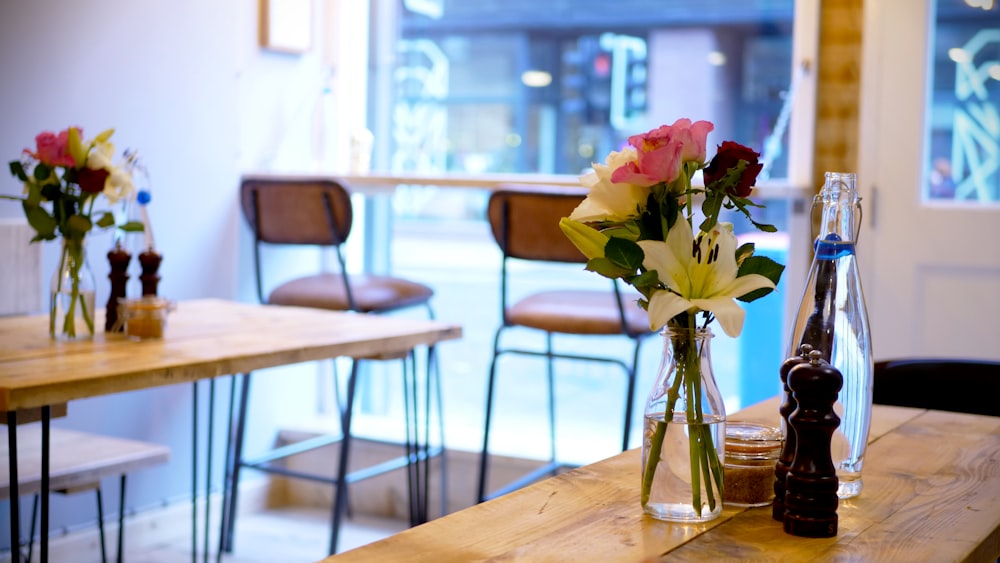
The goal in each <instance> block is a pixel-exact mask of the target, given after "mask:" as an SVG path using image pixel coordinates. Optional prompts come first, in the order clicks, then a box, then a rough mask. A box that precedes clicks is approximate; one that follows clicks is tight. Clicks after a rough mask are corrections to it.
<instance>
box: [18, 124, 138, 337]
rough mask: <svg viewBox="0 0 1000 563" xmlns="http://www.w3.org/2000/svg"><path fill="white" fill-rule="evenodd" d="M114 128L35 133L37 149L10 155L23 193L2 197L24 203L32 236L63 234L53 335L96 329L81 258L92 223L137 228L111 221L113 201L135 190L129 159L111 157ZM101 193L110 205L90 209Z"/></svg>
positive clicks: (54, 293) (40, 238)
mask: <svg viewBox="0 0 1000 563" xmlns="http://www.w3.org/2000/svg"><path fill="white" fill-rule="evenodd" d="M112 134H114V130H113V129H108V130H105V131H104V132H102V133H100V134H99V135H97V136H96V137H94V138H93V139H91V140H89V141H86V140H84V139H83V132H82V131H81V130H80V128H79V127H69V128H67V129H65V130H63V131H61V132H59V133H58V134H56V133H52V132H49V131H45V132H42V133H40V134H38V135H37V136H36V137H35V150H31V149H24V151H23V153H22V158H21V159H19V160H14V161H11V162H10V172H11V174H12V175H13V176H14V177H15V178H17V179H18V180H19V181H20V182H21V183H22V185H23V188H24V189H23V193H22V195H20V196H14V195H8V194H0V198H2V199H9V200H16V201H20V202H21V207H22V209H23V210H24V215H25V218H26V219H27V221H28V224H29V225H30V226H31V227H32V229H34V231H35V236H34V237H33V238H32V239H31V242H32V243H35V242H40V241H47V240H56V239H59V238H61V239H62V251H61V253H60V257H59V265H58V269H57V270H56V273H55V275H54V276H53V278H52V288H51V299H50V304H49V333H50V335H51V336H52V338H53V339H57V340H78V339H87V338H91V337H93V334H94V295H93V293H94V282H93V279H92V278H93V275H92V274H90V270H89V267H88V266H87V263H86V237H87V235H88V234H89V233H90V232H92V231H93V230H94V229H95V228H96V229H104V228H109V227H117V228H118V229H120V230H122V231H142V230H143V225H142V223H139V222H134V221H126V222H122V223H120V224H116V220H115V214H114V212H113V211H112V210H111V207H112V206H114V205H117V204H119V203H120V202H125V201H128V200H129V199H131V198H132V197H134V195H135V188H134V185H133V183H132V173H131V169H132V166H133V165H134V159H126V160H123V161H122V162H121V163H119V164H114V163H112V159H113V158H114V152H115V149H114V145H113V144H111V141H110V139H111V136H112ZM99 196H103V197H104V200H105V202H106V203H107V205H108V208H107V209H95V207H96V205H97V202H98V199H99Z"/></svg>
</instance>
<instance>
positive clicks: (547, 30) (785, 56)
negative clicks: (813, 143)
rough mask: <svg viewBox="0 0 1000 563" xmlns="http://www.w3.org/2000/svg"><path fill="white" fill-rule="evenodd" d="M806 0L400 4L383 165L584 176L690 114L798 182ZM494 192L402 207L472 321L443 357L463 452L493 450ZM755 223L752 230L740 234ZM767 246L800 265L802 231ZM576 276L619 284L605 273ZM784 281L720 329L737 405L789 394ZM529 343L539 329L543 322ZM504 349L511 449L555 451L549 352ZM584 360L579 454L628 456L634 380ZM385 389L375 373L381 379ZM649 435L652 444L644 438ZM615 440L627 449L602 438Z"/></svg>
mask: <svg viewBox="0 0 1000 563" xmlns="http://www.w3.org/2000/svg"><path fill="white" fill-rule="evenodd" d="M393 4H395V2H393ZM793 5H794V1H793V0H776V1H772V2H765V3H748V2H743V1H741V0H697V1H690V2H673V1H672V2H663V1H662V0H622V1H621V2H617V3H615V5H614V7H613V9H611V8H609V4H608V3H607V2H603V1H601V2H598V1H596V0H575V1H573V2H567V1H564V0H533V1H527V0H503V1H500V0H495V1H487V0H481V1H476V2H469V1H466V0H421V1H415V0H412V1H403V2H402V3H401V5H400V6H399V8H398V9H399V11H398V13H395V14H394V17H386V18H381V19H378V18H376V20H375V26H376V27H377V26H380V25H381V26H388V27H389V29H373V37H374V38H375V40H374V44H375V47H374V52H376V53H382V55H381V56H375V57H374V60H373V63H372V65H371V68H372V69H373V74H372V76H371V84H372V87H371V90H372V91H373V92H377V93H376V94H375V95H373V96H371V97H370V98H369V100H370V102H369V120H368V121H369V126H370V128H371V129H372V131H373V132H374V133H375V151H374V154H373V166H374V167H375V168H376V169H380V170H391V171H394V172H406V171H414V172H442V171H455V172H467V173H474V172H540V173H561V174H579V173H581V172H582V171H584V170H585V169H586V168H588V167H589V166H590V165H591V163H592V162H594V161H601V160H603V159H604V157H605V156H606V155H607V153H608V152H610V151H611V150H617V149H618V148H620V147H621V146H622V144H623V143H624V142H625V141H626V140H627V138H628V137H629V136H630V135H633V134H637V133H642V132H644V131H646V130H649V129H651V128H654V127H656V126H659V125H661V124H665V123H672V122H673V121H674V120H676V119H678V118H681V117H690V118H692V119H706V120H710V121H712V122H713V123H714V124H715V126H716V128H715V131H714V132H713V133H712V134H711V135H710V136H709V154H714V148H715V145H717V144H718V143H720V142H721V141H722V140H735V141H738V142H740V143H743V144H746V145H749V146H751V147H754V148H755V149H756V150H758V151H760V152H762V153H763V155H764V160H765V162H766V167H767V168H766V172H765V174H764V175H763V176H762V179H765V180H769V181H777V182H781V181H782V179H785V178H787V175H788V170H789V142H788V125H789V121H788V117H789V115H788V112H789V110H790V107H791V105H790V102H791V101H792V99H793V98H794V96H795V95H796V92H795V90H796V84H797V82H798V78H799V76H796V75H795V73H793V68H795V67H796V65H793V63H792V46H793V15H794V10H793ZM380 22H381V23H380ZM390 52H391V53H392V55H391V56H388V55H386V53H390ZM386 86H388V90H389V91H388V92H386V91H385V90H384V89H383V88H384V87H386ZM785 183H786V184H787V181H785ZM486 198H487V194H486V193H484V192H481V191H477V190H464V189H456V188H441V189H435V188H425V187H405V186H404V187H400V188H398V189H397V190H396V193H395V196H394V199H393V202H392V216H393V218H394V219H393V220H394V227H393V233H394V239H393V241H392V246H393V252H392V255H391V260H390V261H389V263H390V264H391V267H392V269H393V270H394V271H395V273H397V274H401V275H405V276H408V277H412V278H416V279H420V280H421V281H424V282H426V283H429V284H431V285H432V286H434V287H435V290H436V295H435V299H434V306H435V308H436V309H437V313H438V318H442V319H447V320H454V321H457V322H460V323H461V324H462V325H463V327H464V330H463V339H462V340H461V341H460V342H456V343H450V344H447V345H443V346H442V347H441V350H440V357H441V364H442V371H443V373H444V377H445V382H444V394H445V407H446V416H447V417H448V418H447V423H448V445H449V447H453V448H460V449H473V450H474V449H478V447H479V446H480V445H481V442H480V440H481V434H480V432H481V429H482V416H483V412H482V410H483V405H484V399H483V397H484V392H485V382H486V376H487V371H488V369H489V360H490V355H491V350H492V337H493V331H494V330H495V329H496V327H497V326H498V324H499V322H500V316H499V288H498V282H497V280H498V270H499V260H500V259H499V253H498V251H497V250H496V248H495V244H494V242H493V240H492V239H491V238H490V235H489V234H488V229H487V226H486V223H485V221H484V217H483V212H484V209H485V202H486ZM372 203H374V204H375V205H378V203H377V202H372ZM767 203H768V210H767V213H768V215H767V216H766V217H763V219H764V220H765V221H767V222H771V223H775V224H777V225H779V228H781V229H782V230H786V229H787V221H786V218H787V217H788V216H789V213H790V206H788V205H786V203H785V201H784V200H782V199H781V198H780V197H778V198H774V199H769V201H768V202H767ZM735 219H736V217H730V218H729V220H735ZM751 230H752V228H751V227H750V226H749V225H745V224H738V225H737V232H738V233H743V234H746V235H748V236H749V235H750V234H751V233H750V231H751ZM757 242H758V248H759V249H760V251H761V252H764V253H767V254H768V255H769V256H772V257H774V258H775V259H777V260H779V261H782V262H784V261H785V259H786V258H787V250H788V237H787V234H784V235H779V236H777V237H773V238H768V237H759V238H758V239H757ZM573 270H574V271H573V272H572V273H573V274H574V275H575V274H578V273H580V272H578V271H577V270H579V268H578V267H574V268H573ZM528 277H529V278H530V279H534V280H536V282H537V285H538V286H544V284H547V283H560V284H562V283H565V280H566V279H567V276H564V275H562V274H560V273H559V271H558V270H549V269H542V268H540V269H538V270H534V271H531V272H528ZM574 283H581V284H587V283H593V284H599V285H600V287H602V288H604V287H606V285H604V284H606V280H604V279H603V278H600V277H599V276H596V275H587V274H584V281H581V282H574ZM784 285H785V282H783V284H782V285H779V294H778V295H777V296H775V297H773V298H768V299H766V300H761V301H759V302H757V303H754V304H752V305H753V306H754V310H753V311H751V312H749V314H748V324H747V328H746V329H745V331H744V336H743V337H742V338H741V339H738V340H732V339H728V338H727V337H725V335H722V334H721V331H719V332H720V335H719V336H717V338H716V341H715V343H714V345H713V349H714V352H715V363H716V365H717V370H718V372H719V373H717V375H718V376H719V379H720V385H721V387H722V391H723V394H724V395H726V396H727V405H728V406H729V407H730V408H733V409H735V408H738V407H739V406H741V405H746V404H749V403H752V402H755V401H757V400H760V399H763V398H765V397H769V396H772V395H774V394H776V393H777V391H778V388H777V385H778V380H777V375H776V373H777V371H776V370H777V367H778V365H779V364H780V361H781V360H782V359H783V358H782V356H783V353H784V351H783V350H782V346H783V344H782V342H783V340H784V338H783V337H784V335H783V318H784V313H783V311H784V293H785V289H784ZM530 289H533V288H529V287H518V288H514V291H515V293H516V292H518V291H529V290H530ZM795 290H796V291H797V290H798V286H797V284H796V286H795ZM765 301H767V303H764V302H765ZM514 338H524V339H525V343H526V344H527V345H531V344H532V343H535V344H537V341H538V336H537V335H523V336H520V337H518V336H515V337H514ZM623 340H624V339H623ZM591 344H592V343H591ZM557 345H561V346H567V347H570V348H571V349H572V347H573V346H577V345H580V344H577V343H575V342H573V341H572V339H567V340H565V341H562V342H560V341H558V340H557ZM583 345H584V346H585V345H587V344H583ZM617 346H620V348H616V347H617ZM616 350H618V351H620V352H621V353H623V354H627V353H628V343H627V342H626V341H623V342H621V343H620V344H615V343H609V344H608V345H607V351H608V352H609V353H610V354H614V353H615V352H616ZM659 352H660V347H659V343H658V342H657V341H656V339H655V338H654V339H652V340H650V341H649V344H648V345H647V346H646V347H645V350H644V353H643V358H642V360H641V362H640V364H641V365H640V367H639V384H638V392H637V396H636V404H637V405H638V411H639V412H638V413H637V414H636V416H637V417H639V416H641V404H642V403H643V398H644V394H645V391H646V390H648V389H649V387H650V386H651V385H652V378H653V375H654V372H655V371H656V367H657V364H658V361H659ZM503 361H504V362H510V363H504V364H501V365H500V369H501V370H503V373H501V374H500V375H499V379H498V385H499V387H498V389H499V392H500V393H501V394H500V395H499V396H498V398H497V403H496V404H497V408H498V409H500V411H498V412H500V413H502V414H499V415H497V416H499V417H502V418H497V419H495V424H496V425H497V426H496V432H495V433H494V434H493V439H492V446H491V451H494V452H497V453H504V452H505V451H506V452H507V453H511V454H516V455H526V456H532V455H535V454H537V455H539V456H544V455H545V454H546V452H547V449H546V448H547V446H546V439H545V436H546V435H547V434H546V432H545V431H540V428H541V427H542V426H543V425H545V424H546V423H545V415H544V409H545V405H544V403H543V402H542V401H543V396H544V393H543V387H542V386H544V377H542V376H541V375H540V374H543V373H544V371H543V370H544V364H543V363H540V362H541V361H540V360H534V359H530V358H529V359H527V360H526V362H536V363H534V364H530V363H525V364H523V365H522V369H518V367H514V366H512V364H514V363H516V362H517V361H520V360H514V359H511V360H506V359H505V360H503ZM571 364H572V362H566V363H565V365H561V366H559V368H558V369H559V370H560V373H558V374H557V380H558V383H557V394H558V395H559V397H560V398H561V399H560V400H559V405H560V406H561V407H562V408H561V409H560V411H559V413H558V414H559V419H560V420H559V441H560V448H563V447H566V445H567V444H569V446H568V447H569V449H570V452H569V453H568V454H567V452H565V451H563V450H562V449H561V450H560V451H561V453H562V454H563V455H567V457H568V458H569V459H573V458H574V454H578V455H577V456H576V460H577V461H581V462H584V461H593V460H594V459H596V458H597V457H604V456H605V455H609V454H612V453H614V451H615V444H616V443H617V442H618V440H617V439H615V438H614V436H616V435H618V434H619V433H620V415H619V414H618V412H619V411H620V409H621V405H622V403H623V402H622V398H623V396H624V389H625V386H624V381H623V378H622V377H621V376H620V375H619V374H617V373H615V372H614V369H613V368H608V367H605V366H598V367H593V366H587V367H583V366H580V365H571ZM532 374H535V375H534V376H533V375H532ZM519 377H520V378H521V380H518V378H519ZM387 381H388V380H387ZM384 388H385V389H388V390H392V389H394V387H392V386H386V387H384ZM504 388H507V389H508V391H507V392H508V393H509V394H508V395H504V394H503V393H504V391H503V389H504ZM511 388H513V389H514V390H513V391H510V389H511ZM381 389H383V386H382V385H373V386H372V387H371V389H370V390H369V392H370V393H376V394H377V393H380V392H381V391H380V390H381ZM563 397H565V399H563ZM372 405H377V406H378V408H370V409H368V412H369V414H372V415H374V416H379V415H382V416H392V413H393V412H395V411H394V407H393V406H392V405H391V403H390V402H388V401H386V400H374V401H372ZM587 412H606V413H608V415H607V417H593V416H591V417H588V416H586V415H585V413H587ZM362 427H363V426H362V425H358V428H359V429H360V428H362ZM638 427H639V425H638V424H636V423H634V424H633V428H638ZM525 436H530V437H532V439H531V440H526V439H524V437H525ZM505 437H506V438H507V440H506V442H505ZM536 437H537V438H538V440H537V441H538V443H537V444H536V443H534V441H533V440H534V438H536ZM634 438H635V443H636V444H638V443H639V442H638V438H639V436H638V433H636V434H635V435H634ZM595 440H596V441H599V442H600V443H601V444H603V445H606V446H607V447H603V446H602V447H601V448H598V449H594V448H593V443H594V441H595ZM574 444H576V446H577V447H576V448H574ZM595 456H596V457H595Z"/></svg>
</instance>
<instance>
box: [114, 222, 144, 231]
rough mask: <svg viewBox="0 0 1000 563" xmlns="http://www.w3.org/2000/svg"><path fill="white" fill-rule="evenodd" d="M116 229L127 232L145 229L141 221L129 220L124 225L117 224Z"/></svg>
mask: <svg viewBox="0 0 1000 563" xmlns="http://www.w3.org/2000/svg"><path fill="white" fill-rule="evenodd" d="M118 229H119V230H122V231H125V232H127V233H141V232H142V231H144V230H146V229H145V226H143V224H142V221H129V222H128V223H125V224H124V225H118Z"/></svg>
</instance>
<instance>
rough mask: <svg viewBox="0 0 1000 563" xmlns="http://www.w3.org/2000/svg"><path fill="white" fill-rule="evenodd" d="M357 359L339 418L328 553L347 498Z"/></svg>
mask: <svg viewBox="0 0 1000 563" xmlns="http://www.w3.org/2000/svg"><path fill="white" fill-rule="evenodd" d="M358 363H359V362H358V360H356V359H355V360H353V362H352V364H351V374H350V376H348V380H347V400H346V404H345V405H344V415H343V417H342V418H341V424H340V426H341V431H342V432H343V435H344V436H343V438H341V441H340V459H339V460H338V464H337V484H336V491H335V493H334V499H333V517H332V522H331V526H330V555H333V554H334V553H336V552H337V544H338V542H339V540H340V525H341V520H342V519H343V515H344V510H345V508H346V503H347V498H346V493H347V467H348V463H347V462H348V458H349V457H350V451H351V415H352V414H353V411H354V390H355V388H356V386H357V379H358Z"/></svg>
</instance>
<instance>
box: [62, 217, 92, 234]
mask: <svg viewBox="0 0 1000 563" xmlns="http://www.w3.org/2000/svg"><path fill="white" fill-rule="evenodd" d="M93 226H94V225H93V223H91V222H90V219H88V218H87V217H86V216H84V215H70V217H69V218H68V219H66V231H68V232H63V235H65V236H67V237H70V238H72V237H73V236H75V235H85V234H87V233H89V232H90V229H92V228H93Z"/></svg>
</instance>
